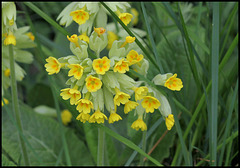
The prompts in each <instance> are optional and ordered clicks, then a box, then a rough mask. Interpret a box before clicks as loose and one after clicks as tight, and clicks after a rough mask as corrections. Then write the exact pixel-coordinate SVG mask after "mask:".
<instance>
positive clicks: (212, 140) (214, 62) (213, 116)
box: [209, 2, 219, 166]
mask: <svg viewBox="0 0 240 168" xmlns="http://www.w3.org/2000/svg"><path fill="white" fill-rule="evenodd" d="M212 5H213V27H212V58H211V73H212V88H211V112H210V115H209V125H210V127H209V129H210V131H209V133H210V137H209V148H210V165H212V166H216V165H217V119H218V67H219V3H217V2H214V3H213V4H212ZM213 161H214V162H213Z"/></svg>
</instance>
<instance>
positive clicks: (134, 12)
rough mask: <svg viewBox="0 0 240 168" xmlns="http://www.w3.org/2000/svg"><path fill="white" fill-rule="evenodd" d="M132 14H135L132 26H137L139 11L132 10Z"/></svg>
mask: <svg viewBox="0 0 240 168" xmlns="http://www.w3.org/2000/svg"><path fill="white" fill-rule="evenodd" d="M131 13H132V14H133V21H132V24H133V25H136V24H137V23H138V15H139V14H138V11H137V10H136V9H135V8H131Z"/></svg>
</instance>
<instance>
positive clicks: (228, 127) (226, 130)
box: [218, 80, 238, 166]
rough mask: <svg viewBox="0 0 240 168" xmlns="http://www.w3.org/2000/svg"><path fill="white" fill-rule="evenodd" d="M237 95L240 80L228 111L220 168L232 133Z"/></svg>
mask: <svg viewBox="0 0 240 168" xmlns="http://www.w3.org/2000/svg"><path fill="white" fill-rule="evenodd" d="M237 93H238V80H237V83H236V87H235V90H234V93H233V97H232V100H231V104H230V107H229V110H228V115H227V116H228V118H227V125H226V127H225V132H224V135H223V137H224V138H223V147H222V149H221V154H220V158H219V162H218V165H219V166H221V165H222V163H223V162H222V161H223V154H224V151H225V145H226V139H227V137H228V134H229V133H230V123H231V118H232V112H233V108H234V104H235V100H236V97H237Z"/></svg>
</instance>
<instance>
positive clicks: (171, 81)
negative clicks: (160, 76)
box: [164, 74, 183, 91]
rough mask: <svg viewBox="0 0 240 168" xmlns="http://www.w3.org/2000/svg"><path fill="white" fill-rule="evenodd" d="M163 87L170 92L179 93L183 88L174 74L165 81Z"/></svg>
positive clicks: (180, 81)
mask: <svg viewBox="0 0 240 168" xmlns="http://www.w3.org/2000/svg"><path fill="white" fill-rule="evenodd" d="M164 86H165V87H167V88H168V89H170V90H177V91H180V90H181V88H182V87H183V84H182V80H181V79H179V78H177V74H174V75H173V76H171V77H170V78H168V79H167V81H166V82H165V84H164Z"/></svg>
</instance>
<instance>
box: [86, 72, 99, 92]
mask: <svg viewBox="0 0 240 168" xmlns="http://www.w3.org/2000/svg"><path fill="white" fill-rule="evenodd" d="M85 81H86V86H87V89H88V91H89V92H96V91H97V90H99V89H100V88H101V87H102V81H101V80H100V79H99V78H97V77H93V76H92V75H89V76H88V77H87V78H86V79H85Z"/></svg>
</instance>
